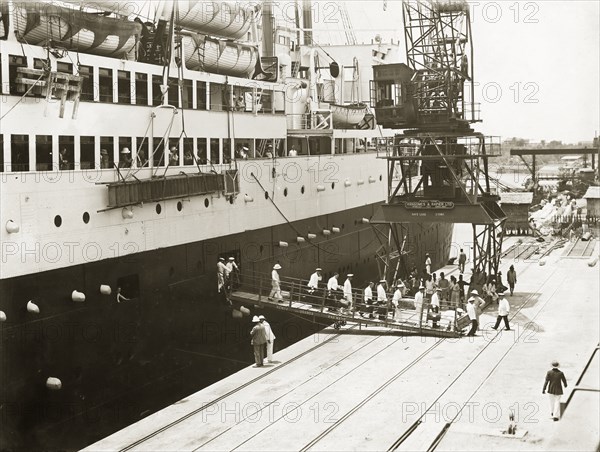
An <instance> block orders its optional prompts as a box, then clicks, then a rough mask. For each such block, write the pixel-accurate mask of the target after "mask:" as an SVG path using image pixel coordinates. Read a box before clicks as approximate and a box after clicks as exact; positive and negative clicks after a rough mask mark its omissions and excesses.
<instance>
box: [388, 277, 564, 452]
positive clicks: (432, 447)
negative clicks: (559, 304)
mask: <svg viewBox="0 0 600 452" xmlns="http://www.w3.org/2000/svg"><path fill="white" fill-rule="evenodd" d="M557 271H558V268H557V269H556V270H554V271H553V272H552V273H551V274H550V275H549V276H548V277H547V278H546V279H545V280H544V282H543V283H542V285H545V284H546V283H547V282H548V281H549V280H550V279H552V278H553V277H554V274H555V273H556V272H557ZM557 290H558V287H557V289H556V290H555V291H554V292H553V293H555V292H556V291H557ZM533 296H534V294H531V295H529V296H528V297H527V299H526V300H525V301H524V302H523V303H522V304H521V306H519V308H518V309H517V310H516V311H515V312H514V314H513V315H512V316H511V320H513V319H514V318H515V317H516V316H517V315H518V314H519V313H520V312H521V310H522V309H523V308H525V307H526V306H527V304H528V303H529V302H530V301H531V300H532V299H533ZM551 298H552V297H551V296H550V297H549V298H548V301H549V300H550V299H551ZM548 301H546V303H548ZM546 303H544V305H543V306H542V307H541V308H540V310H539V311H538V312H537V313H536V314H535V316H534V317H533V318H532V319H531V321H533V320H534V319H535V318H536V317H537V316H538V314H539V313H540V312H541V311H542V309H543V308H544V306H545V305H546ZM524 333H525V331H523V332H522V333H521V334H520V335H519V337H520V336H521V335H523V334H524ZM498 334H501V332H500V331H498V332H497V333H496V334H495V335H494V338H495V337H496V336H498ZM494 342H495V341H494V340H493V339H491V340H490V341H489V342H488V343H487V344H486V345H485V346H484V347H483V348H482V349H481V350H480V351H479V352H478V353H477V355H476V356H475V357H474V358H473V359H472V360H471V361H470V362H469V363H468V364H467V365H466V366H465V367H464V369H463V370H462V371H461V372H460V373H459V374H458V375H457V376H456V377H455V378H454V379H453V380H452V381H451V382H450V384H449V385H448V386H447V387H446V389H444V391H443V392H442V393H441V394H440V395H439V396H438V397H437V398H436V399H435V400H434V401H433V402H432V403H431V404H430V405H429V406H428V407H427V409H426V410H425V411H424V412H423V413H422V414H421V416H419V418H418V419H417V420H416V421H415V422H414V423H413V424H412V425H411V426H410V427H409V428H408V429H407V430H406V431H405V432H403V434H402V435H401V436H400V437H399V438H398V439H397V440H396V441H395V442H394V443H393V444H392V445H391V446H390V447H389V449H388V451H396V450H398V449H399V448H400V446H401V445H402V443H404V442H405V441H406V439H408V437H409V436H410V435H412V434H413V433H414V432H415V431H416V430H417V428H418V427H419V425H420V424H421V423H422V422H423V421H422V419H423V418H424V417H425V416H426V415H427V413H428V412H429V411H431V409H432V408H433V407H435V405H436V403H437V402H438V401H439V400H440V399H441V398H442V397H443V396H444V394H446V392H448V390H450V388H451V387H452V386H453V385H454V383H455V382H456V381H457V380H458V379H459V378H460V377H461V376H462V375H463V374H464V373H465V372H466V371H467V369H469V367H471V366H472V365H473V363H475V362H476V361H477V359H478V358H479V357H480V356H481V355H482V354H483V353H484V352H485V351H486V350H487V348H488V347H489V346H490V345H491V344H493V343H494ZM517 342H518V341H514V342H513V344H512V345H511V346H510V347H509V348H508V350H507V351H506V352H505V353H504V354H503V355H502V357H501V358H500V360H499V361H498V362H497V363H496V365H495V366H494V367H493V368H492V370H491V371H490V372H489V373H488V375H487V376H486V377H485V378H484V379H483V380H482V381H481V383H480V384H479V385H478V386H477V388H476V389H475V391H474V392H473V393H472V394H471V395H470V396H469V398H468V399H467V400H466V401H465V402H464V403H463V404H462V406H461V408H460V410H458V412H457V415H456V416H454V417H453V418H452V419H451V420H450V422H447V423H446V424H445V425H444V427H443V428H442V430H441V431H440V433H439V434H438V435H437V436H436V437H435V439H434V440H433V442H432V444H431V445H430V446H429V448H428V449H427V451H428V452H431V451H434V450H435V449H436V447H437V446H438V445H439V443H440V442H441V440H442V439H443V437H444V436H445V434H446V432H447V431H448V429H449V428H450V426H451V425H452V423H454V421H455V420H456V419H457V418H458V417H459V415H460V414H461V413H462V411H463V410H464V408H465V406H466V405H467V404H468V403H469V401H470V400H471V399H472V398H473V396H474V395H475V394H476V393H477V391H479V389H480V388H481V387H482V386H483V384H484V383H485V382H486V381H487V380H488V379H489V378H490V376H491V375H492V373H493V372H494V371H495V370H496V368H497V367H498V366H499V365H500V363H501V362H502V360H503V359H504V358H505V357H506V356H507V355H508V353H509V352H510V350H512V348H513V347H514V346H515V344H516V343H517Z"/></svg>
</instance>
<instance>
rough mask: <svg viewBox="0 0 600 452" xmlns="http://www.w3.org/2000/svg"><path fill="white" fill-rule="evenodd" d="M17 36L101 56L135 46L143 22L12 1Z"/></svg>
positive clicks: (122, 52) (124, 51)
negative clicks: (13, 3) (13, 2)
mask: <svg viewBox="0 0 600 452" xmlns="http://www.w3.org/2000/svg"><path fill="white" fill-rule="evenodd" d="M13 17H14V23H15V30H16V32H17V38H18V39H19V41H21V42H26V43H28V44H34V45H43V44H45V43H47V42H50V41H51V42H52V43H53V45H56V44H58V45H60V46H62V47H65V48H66V49H68V50H76V51H79V52H84V53H91V54H94V55H103V56H118V57H121V56H122V55H124V54H129V53H130V52H131V51H133V50H135V46H136V44H137V41H138V38H139V36H140V34H141V32H142V25H141V24H139V23H137V22H132V21H128V20H124V19H115V18H112V17H105V16H101V15H98V14H91V13H86V12H83V11H79V10H75V9H71V8H64V7H61V6H58V5H54V4H52V5H50V4H48V5H46V7H40V4H39V3H15V9H14V16H13Z"/></svg>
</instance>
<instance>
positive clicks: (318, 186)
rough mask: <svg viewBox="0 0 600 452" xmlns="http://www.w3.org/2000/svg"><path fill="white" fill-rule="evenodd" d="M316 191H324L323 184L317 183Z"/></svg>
mask: <svg viewBox="0 0 600 452" xmlns="http://www.w3.org/2000/svg"><path fill="white" fill-rule="evenodd" d="M317 191H325V185H317Z"/></svg>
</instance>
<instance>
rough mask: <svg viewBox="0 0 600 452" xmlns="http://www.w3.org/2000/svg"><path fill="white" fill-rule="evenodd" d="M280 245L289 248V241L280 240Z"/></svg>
mask: <svg viewBox="0 0 600 452" xmlns="http://www.w3.org/2000/svg"><path fill="white" fill-rule="evenodd" d="M278 245H279V246H280V247H281V248H287V247H288V242H284V241H283V240H280V241H279V243H278Z"/></svg>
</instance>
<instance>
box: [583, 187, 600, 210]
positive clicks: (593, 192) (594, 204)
mask: <svg viewBox="0 0 600 452" xmlns="http://www.w3.org/2000/svg"><path fill="white" fill-rule="evenodd" d="M583 198H584V199H585V200H586V202H587V214H588V216H590V217H600V187H596V186H590V187H588V189H587V192H585V195H583Z"/></svg>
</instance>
